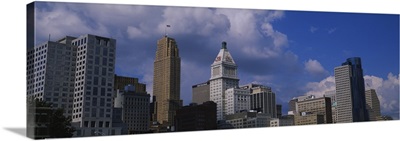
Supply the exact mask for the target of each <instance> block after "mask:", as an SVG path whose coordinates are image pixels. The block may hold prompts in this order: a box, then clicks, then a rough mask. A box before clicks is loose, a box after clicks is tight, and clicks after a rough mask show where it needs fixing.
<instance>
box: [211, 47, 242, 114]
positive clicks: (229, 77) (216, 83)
mask: <svg viewBox="0 0 400 141" xmlns="http://www.w3.org/2000/svg"><path fill="white" fill-rule="evenodd" d="M238 86H239V78H238V77H237V66H236V64H235V61H234V60H233V58H232V56H231V54H230V53H229V51H228V49H227V47H226V42H222V47H221V49H220V51H219V53H218V55H217V57H216V58H215V60H214V62H213V64H212V65H211V78H210V100H211V101H214V102H215V103H216V104H217V120H223V119H224V107H225V103H224V99H225V90H227V89H229V88H235V87H238Z"/></svg>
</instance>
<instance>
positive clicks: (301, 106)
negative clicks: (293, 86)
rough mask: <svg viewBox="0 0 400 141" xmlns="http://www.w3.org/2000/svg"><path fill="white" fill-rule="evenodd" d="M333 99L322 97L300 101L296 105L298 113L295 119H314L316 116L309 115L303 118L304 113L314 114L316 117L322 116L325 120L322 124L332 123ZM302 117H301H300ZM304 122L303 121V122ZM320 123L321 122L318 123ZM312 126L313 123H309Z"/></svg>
mask: <svg viewBox="0 0 400 141" xmlns="http://www.w3.org/2000/svg"><path fill="white" fill-rule="evenodd" d="M331 106H332V105H331V99H330V98H329V97H320V98H314V99H308V100H303V101H299V102H297V103H296V111H297V113H295V119H296V117H298V118H297V119H299V120H300V119H304V120H306V119H309V118H314V116H312V115H310V116H308V115H309V114H307V116H303V115H301V114H303V113H313V114H314V115H322V116H323V120H322V123H332V107H331ZM299 115H301V116H299ZM302 122H303V121H302ZM318 123H320V122H318ZM307 124H311V123H307Z"/></svg>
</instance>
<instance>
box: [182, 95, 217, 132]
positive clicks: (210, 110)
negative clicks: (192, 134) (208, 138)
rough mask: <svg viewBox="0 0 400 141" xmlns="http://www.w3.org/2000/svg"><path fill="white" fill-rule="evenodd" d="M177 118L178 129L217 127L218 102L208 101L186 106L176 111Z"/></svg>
mask: <svg viewBox="0 0 400 141" xmlns="http://www.w3.org/2000/svg"><path fill="white" fill-rule="evenodd" d="M175 120H176V121H175V127H176V131H198V130H212V129H217V122H215V121H217V104H216V103H215V102H212V101H207V102H204V103H202V104H200V105H198V104H196V103H192V104H190V105H188V106H184V107H182V108H181V109H179V110H177V111H176V118H175Z"/></svg>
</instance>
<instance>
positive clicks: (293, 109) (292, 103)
mask: <svg viewBox="0 0 400 141" xmlns="http://www.w3.org/2000/svg"><path fill="white" fill-rule="evenodd" d="M313 98H315V96H314V95H303V96H298V97H293V98H292V99H291V100H290V101H289V110H288V114H289V115H294V114H295V113H297V111H296V103H297V102H299V101H304V100H308V99H313Z"/></svg>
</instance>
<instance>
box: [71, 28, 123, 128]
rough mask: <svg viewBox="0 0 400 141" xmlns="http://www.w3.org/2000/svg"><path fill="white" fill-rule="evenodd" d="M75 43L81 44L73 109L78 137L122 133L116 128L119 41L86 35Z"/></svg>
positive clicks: (74, 42)
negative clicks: (116, 56) (115, 85)
mask: <svg viewBox="0 0 400 141" xmlns="http://www.w3.org/2000/svg"><path fill="white" fill-rule="evenodd" d="M71 44H72V45H74V46H77V53H76V72H75V91H74V101H73V112H72V113H73V114H72V122H73V124H75V125H76V126H78V127H80V129H78V130H77V136H79V132H81V135H82V136H93V135H96V134H98V133H101V134H102V135H110V134H112V133H115V134H121V133H120V132H121V129H119V128H117V127H116V128H112V127H113V125H112V113H113V111H112V109H113V107H112V99H113V93H114V91H113V88H114V67H115V52H116V51H115V49H116V40H115V39H111V38H105V37H100V36H94V35H83V36H80V37H78V38H76V39H74V40H72V42H71Z"/></svg>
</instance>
